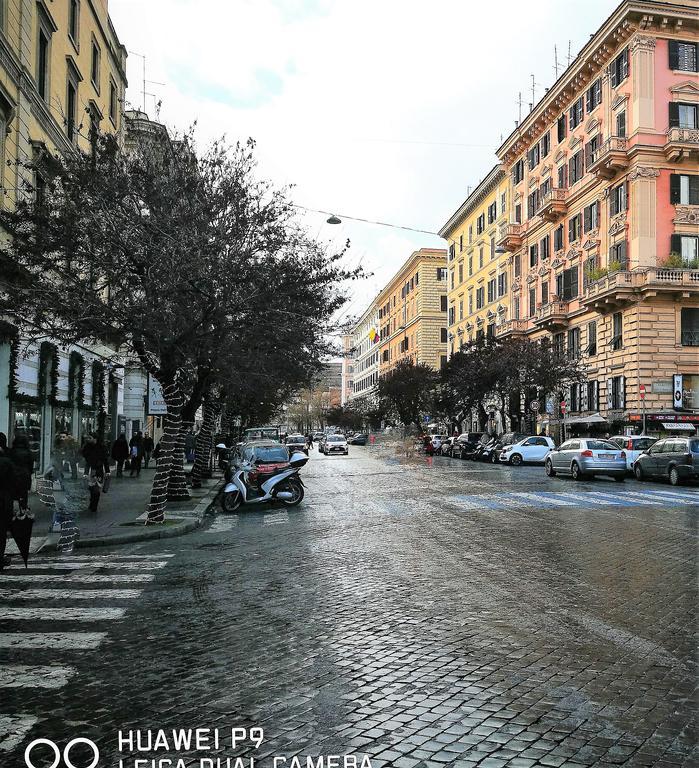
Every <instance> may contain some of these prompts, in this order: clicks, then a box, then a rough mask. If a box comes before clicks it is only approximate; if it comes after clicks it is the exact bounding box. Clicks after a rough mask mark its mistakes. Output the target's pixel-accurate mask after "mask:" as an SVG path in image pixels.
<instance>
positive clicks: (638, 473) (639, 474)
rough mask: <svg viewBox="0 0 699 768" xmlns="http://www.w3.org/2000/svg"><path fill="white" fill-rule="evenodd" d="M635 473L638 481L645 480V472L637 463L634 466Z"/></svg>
mask: <svg viewBox="0 0 699 768" xmlns="http://www.w3.org/2000/svg"><path fill="white" fill-rule="evenodd" d="M633 473H634V475H635V477H636V480H645V479H646V476H645V474H644V473H643V470H642V469H641V465H640V464H638V463H636V464H634V465H633Z"/></svg>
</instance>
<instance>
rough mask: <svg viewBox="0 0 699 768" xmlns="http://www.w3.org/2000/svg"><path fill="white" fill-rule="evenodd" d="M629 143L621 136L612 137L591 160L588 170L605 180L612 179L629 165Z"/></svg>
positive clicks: (597, 150) (594, 153)
mask: <svg viewBox="0 0 699 768" xmlns="http://www.w3.org/2000/svg"><path fill="white" fill-rule="evenodd" d="M627 146H628V142H627V140H626V139H624V138H621V137H620V136H610V137H609V138H608V139H607V140H606V141H605V142H604V144H602V146H601V147H598V148H597V149H596V150H595V151H594V152H593V153H592V157H591V158H590V163H589V165H588V167H587V170H588V171H590V173H594V174H595V175H596V176H598V177H600V178H604V179H611V178H613V177H614V176H616V174H617V173H619V171H623V170H624V168H627V167H628V165H629V158H628V155H627V153H626V150H627Z"/></svg>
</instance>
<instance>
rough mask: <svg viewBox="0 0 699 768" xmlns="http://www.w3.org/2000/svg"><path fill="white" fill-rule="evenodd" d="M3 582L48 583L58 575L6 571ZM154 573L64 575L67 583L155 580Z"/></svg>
mask: <svg viewBox="0 0 699 768" xmlns="http://www.w3.org/2000/svg"><path fill="white" fill-rule="evenodd" d="M2 578H3V581H2V584H3V585H5V586H7V585H12V583H13V582H14V583H17V584H21V583H22V582H39V583H41V584H47V583H49V581H50V582H51V583H53V579H55V578H56V576H54V575H52V574H48V573H27V574H25V573H24V572H23V571H19V570H18V571H4V572H3V575H2ZM154 579H155V574H153V573H67V574H65V576H63V583H66V584H101V583H109V582H118V583H126V584H129V583H135V582H139V583H140V582H144V581H153V580H154Z"/></svg>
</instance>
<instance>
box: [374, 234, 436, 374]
mask: <svg viewBox="0 0 699 768" xmlns="http://www.w3.org/2000/svg"><path fill="white" fill-rule="evenodd" d="M447 273H448V270H447V252H446V251H445V250H443V249H438V248H421V249H420V250H419V251H415V252H414V253H412V254H411V256H410V257H409V258H408V259H407V261H406V262H405V263H404V264H403V266H402V267H401V268H400V269H399V270H398V272H396V274H395V275H394V276H393V278H392V279H391V280H390V281H389V282H388V284H387V285H386V286H385V287H384V288H383V290H382V291H381V293H379V295H378V296H377V298H376V300H375V302H374V304H375V306H376V307H377V308H378V310H377V311H378V322H379V336H380V342H379V345H380V347H379V352H380V373H381V375H382V376H383V375H385V374H386V373H388V372H389V371H390V370H391V369H392V368H393V367H394V366H395V365H396V363H398V362H399V361H400V360H404V359H407V358H410V359H412V360H413V362H415V363H425V364H426V365H429V366H431V367H432V368H434V369H435V370H439V368H440V367H441V366H442V365H444V363H445V362H446V359H447V323H446V321H447Z"/></svg>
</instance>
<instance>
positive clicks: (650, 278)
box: [582, 267, 699, 314]
mask: <svg viewBox="0 0 699 768" xmlns="http://www.w3.org/2000/svg"><path fill="white" fill-rule="evenodd" d="M698 293H699V269H668V268H664V267H643V268H641V269H636V270H633V271H632V272H613V273H612V274H611V275H606V276H605V277H603V278H601V279H600V280H595V282H594V283H590V284H589V285H588V286H587V288H586V290H585V294H584V296H583V297H582V303H583V304H584V305H585V306H586V307H587V308H588V309H595V310H596V311H597V312H600V313H602V314H604V313H606V312H614V311H616V310H618V309H621V308H623V307H624V306H627V305H629V304H631V303H633V302H634V301H637V300H638V299H643V298H653V297H655V296H658V295H666V296H668V295H674V296H675V298H684V299H688V298H690V296H692V295H697V294H698Z"/></svg>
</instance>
